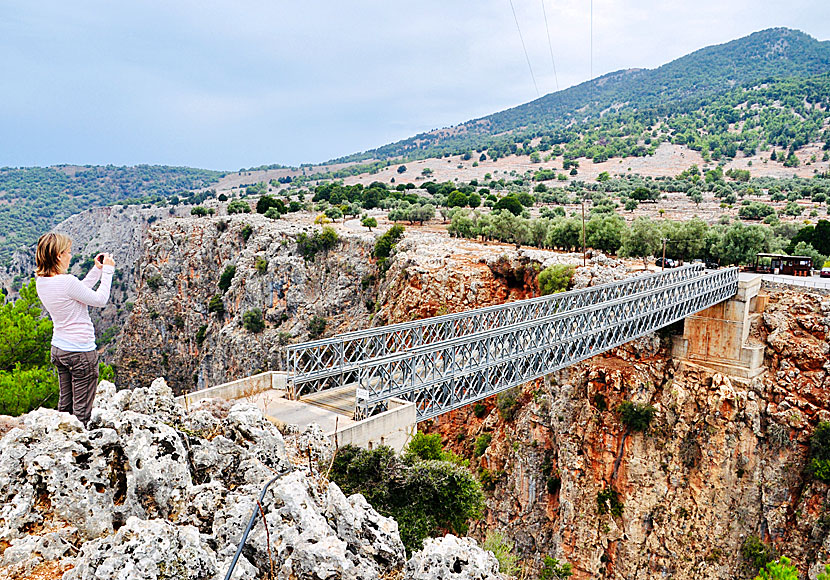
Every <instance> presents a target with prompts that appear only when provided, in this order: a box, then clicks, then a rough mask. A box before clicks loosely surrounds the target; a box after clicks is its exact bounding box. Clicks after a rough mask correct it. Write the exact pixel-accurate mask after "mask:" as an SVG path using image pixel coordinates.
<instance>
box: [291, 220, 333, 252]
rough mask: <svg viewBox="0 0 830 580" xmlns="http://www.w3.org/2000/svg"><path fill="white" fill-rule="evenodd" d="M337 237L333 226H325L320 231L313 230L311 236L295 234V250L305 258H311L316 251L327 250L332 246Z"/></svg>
mask: <svg viewBox="0 0 830 580" xmlns="http://www.w3.org/2000/svg"><path fill="white" fill-rule="evenodd" d="M338 239H339V238H338V237H337V232H336V231H335V230H334V228H332V227H329V226H325V227H323V229H322V230H321V231H320V232H315V233H314V234H312V235H311V236H309V235H306V234H305V233H301V234H300V235H299V236H297V250H298V251H299V252H300V255H301V256H302V257H303V258H304V259H305V260H313V259H314V256H315V255H317V253H318V252H327V251H328V250H330V249H331V248H333V247H334V246H335V245H336V244H337V241H338Z"/></svg>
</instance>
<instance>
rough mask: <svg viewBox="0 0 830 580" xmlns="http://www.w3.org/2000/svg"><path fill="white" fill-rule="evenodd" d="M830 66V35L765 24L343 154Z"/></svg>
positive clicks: (658, 104)
mask: <svg viewBox="0 0 830 580" xmlns="http://www.w3.org/2000/svg"><path fill="white" fill-rule="evenodd" d="M827 72H830V41H823V42H821V41H818V40H816V39H814V38H812V37H811V36H809V35H807V34H805V33H803V32H801V31H798V30H791V29H788V28H770V29H767V30H762V31H760V32H755V33H753V34H750V35H749V36H746V37H743V38H739V39H737V40H733V41H731V42H727V43H725V44H719V45H715V46H709V47H706V48H702V49H700V50H698V51H695V52H693V53H691V54H688V55H686V56H684V57H681V58H679V59H677V60H674V61H672V62H670V63H668V64H665V65H663V66H661V67H659V68H656V69H653V70H651V69H629V70H620V71H616V72H612V73H608V74H606V75H603V76H601V77H598V78H596V79H594V80H593V81H589V82H584V83H582V84H579V85H576V86H574V87H570V88H568V89H565V90H562V91H558V92H555V93H551V94H548V95H545V96H544V97H541V98H539V99H536V100H535V101H531V102H530V103H526V104H524V105H520V106H518V107H514V108H512V109H507V110H505V111H501V112H498V113H494V114H492V115H488V116H486V117H482V118H480V119H474V120H472V121H467V122H465V123H461V124H460V125H457V126H455V127H451V128H449V129H442V130H434V131H430V132H428V133H421V134H418V135H415V136H414V137H410V138H409V139H404V140H402V141H398V142H396V143H391V144H389V145H384V146H383V147H379V148H377V149H373V150H370V151H366V152H363V153H358V154H355V155H351V156H348V157H344V158H341V159H337V160H335V161H337V162H344V161H361V160H365V159H388V158H391V157H399V156H404V157H410V158H424V157H430V156H433V155H437V156H440V155H442V154H444V153H447V152H449V153H463V152H464V151H465V150H468V149H480V148H482V145H485V144H486V142H487V139H488V138H491V137H493V136H495V135H499V134H503V133H505V132H509V133H517V132H522V131H523V132H527V131H528V130H531V129H557V128H558V129H561V128H565V127H567V126H569V125H571V124H573V123H575V122H579V121H583V120H585V119H589V118H591V117H596V116H597V115H598V114H600V113H602V114H608V113H609V112H624V111H642V110H644V109H656V110H658V111H662V112H667V111H676V110H683V109H684V108H686V109H689V108H695V107H698V106H700V105H701V104H702V101H703V100H705V99H707V98H711V97H712V96H715V95H719V94H723V93H726V92H728V91H730V90H732V89H734V88H735V87H739V86H746V85H752V84H755V83H761V82H763V81H767V80H772V79H779V80H780V79H790V78H806V77H811V76H815V75H820V74H823V73H827Z"/></svg>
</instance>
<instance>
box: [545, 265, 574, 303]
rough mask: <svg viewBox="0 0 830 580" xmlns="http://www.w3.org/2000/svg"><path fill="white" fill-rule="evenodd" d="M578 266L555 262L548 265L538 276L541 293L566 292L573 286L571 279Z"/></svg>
mask: <svg viewBox="0 0 830 580" xmlns="http://www.w3.org/2000/svg"><path fill="white" fill-rule="evenodd" d="M574 271H576V268H575V267H574V266H570V265H568V264H554V265H553V266H548V267H547V268H545V269H544V270H542V271H541V272H539V275H538V276H537V277H536V282H537V284H539V293H540V294H541V295H542V296H547V295H548V294H555V293H557V292H564V291H566V290H567V289H568V288H570V286H571V280H572V279H573V276H574Z"/></svg>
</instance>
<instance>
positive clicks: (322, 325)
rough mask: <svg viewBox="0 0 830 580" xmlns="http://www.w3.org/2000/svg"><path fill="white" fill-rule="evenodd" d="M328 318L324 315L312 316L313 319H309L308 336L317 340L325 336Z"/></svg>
mask: <svg viewBox="0 0 830 580" xmlns="http://www.w3.org/2000/svg"><path fill="white" fill-rule="evenodd" d="M326 323H327V321H326V319H325V318H323V317H322V316H312V317H311V320H309V321H308V337H309V338H310V339H311V340H315V339H318V338H320V337H321V336H323V332H324V331H325V330H326Z"/></svg>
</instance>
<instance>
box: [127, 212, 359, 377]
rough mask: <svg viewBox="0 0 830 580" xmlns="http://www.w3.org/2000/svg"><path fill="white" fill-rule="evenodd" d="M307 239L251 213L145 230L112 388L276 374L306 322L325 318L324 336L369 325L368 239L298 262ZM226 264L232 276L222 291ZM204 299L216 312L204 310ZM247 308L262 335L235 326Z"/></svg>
mask: <svg viewBox="0 0 830 580" xmlns="http://www.w3.org/2000/svg"><path fill="white" fill-rule="evenodd" d="M246 228H250V231H249V232H248V233H247V234H246ZM314 231H319V228H316V229H314V228H311V227H309V226H304V225H302V224H300V223H299V222H292V221H289V220H279V221H273V220H270V219H268V218H265V217H263V216H261V215H258V214H248V215H241V216H237V215H235V216H229V217H221V218H199V219H196V218H186V219H175V220H166V221H164V222H159V223H158V224H155V225H153V226H152V227H151V228H150V229H149V231H148V233H147V240H146V242H145V244H144V247H145V253H144V255H143V256H142V258H141V260H140V261H139V263H138V265H137V270H138V293H139V295H138V298H137V300H136V303H135V307H134V308H133V310H132V313H131V314H130V317H129V319H128V320H127V323H126V325H125V328H124V331H123V336H122V339H121V341H120V343H119V348H118V353H117V356H116V364H117V369H118V377H119V381H121V382H122V383H123V384H124V385H125V386H130V387H135V386H141V385H142V383H143V382H144V381H146V379H145V378H144V377H147V376H156V375H163V376H165V377H167V379H168V381H169V382H170V385H171V386H172V387H173V389H174V390H175V391H176V392H186V391H189V390H192V389H198V388H204V387H205V386H212V385H216V384H219V383H222V382H225V381H228V380H232V379H236V378H240V377H244V376H248V375H251V374H254V373H256V372H259V371H260V370H266V369H279V368H283V367H284V364H285V363H284V360H283V358H282V353H283V351H284V346H285V345H286V344H287V343H288V342H289V341H293V340H297V339H305V338H308V337H309V332H310V330H309V322H310V321H311V320H312V318H313V317H320V318H322V319H325V320H326V326H325V330H326V333H327V334H331V333H334V332H340V331H345V330H352V329H355V328H364V327H366V326H368V325H369V324H370V320H371V317H372V315H373V307H374V304H373V303H372V302H369V300H371V296H372V288H373V284H372V279H371V277H370V274H372V273H373V272H374V269H375V267H374V265H373V264H372V263H371V262H372V261H371V259H370V254H371V250H372V247H373V241H374V235H370V234H368V232H367V233H365V234H363V233H359V232H358V233H348V232H345V233H342V234H341V235H340V241H339V242H338V244H337V247H336V249H334V250H332V251H329V252H320V253H318V254H317V255H315V256H314V258H313V259H312V260H306V259H304V258H303V257H302V256H301V255H300V254H299V252H298V249H297V237H298V236H299V235H300V234H301V233H308V234H309V235H311V234H312V233H313V232H314ZM246 235H247V236H248V237H247V239H246ZM229 266H230V267H233V268H235V274H234V275H233V278H232V280H231V282H230V286H229V288H228V289H227V291H223V290H222V289H221V288H220V285H219V282H220V278H221V276H222V274H223V272H224V271H225V270H226V268H228V267H229ZM214 297H216V298H214ZM211 299H214V304H221V308H222V309H223V310H224V313H220V312H216V311H213V312H211V309H210V308H209V306H210V302H211ZM217 301H218V302H217ZM254 309H259V310H260V311H261V312H262V315H263V318H264V330H263V331H262V332H252V331H251V330H249V329H247V328H246V327H245V326H244V325H243V317H244V315H245V313H246V312H249V311H253V310H254ZM214 310H215V308H214Z"/></svg>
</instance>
